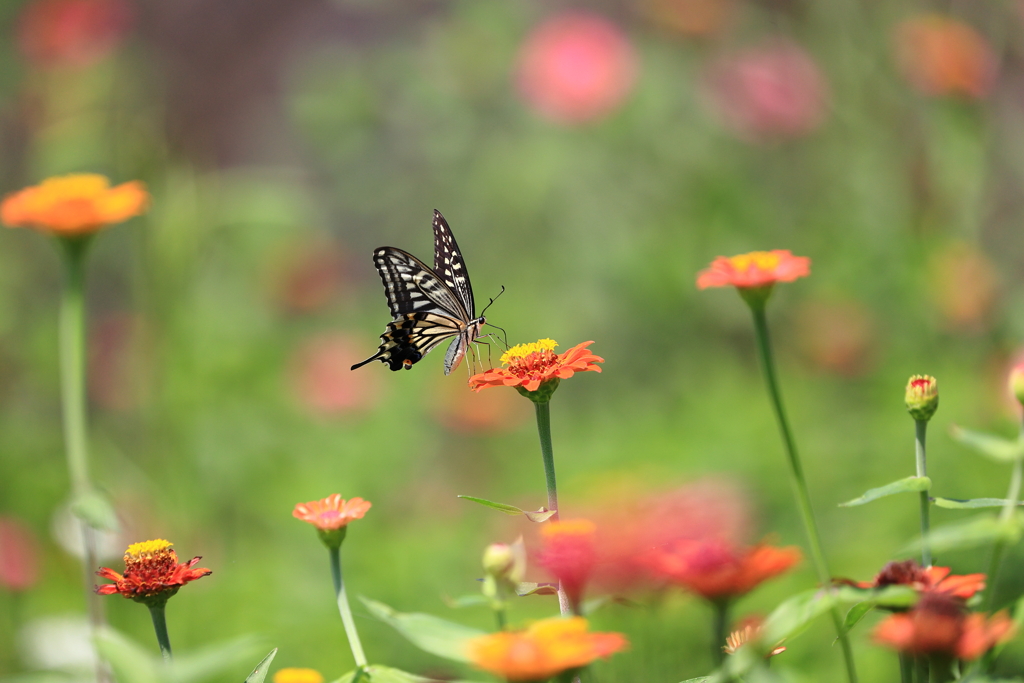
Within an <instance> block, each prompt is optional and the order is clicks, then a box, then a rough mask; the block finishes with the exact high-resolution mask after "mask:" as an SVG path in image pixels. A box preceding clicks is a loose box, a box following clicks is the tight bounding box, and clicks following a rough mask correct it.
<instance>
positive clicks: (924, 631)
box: [875, 593, 1014, 660]
mask: <svg viewBox="0 0 1024 683" xmlns="http://www.w3.org/2000/svg"><path fill="white" fill-rule="evenodd" d="M1013 628H1014V627H1013V622H1012V621H1011V620H1010V618H1009V617H1007V616H1006V614H1005V613H1004V612H1000V613H998V614H996V615H994V616H992V617H991V618H988V619H986V618H985V615H983V614H971V615H968V614H967V612H966V609H965V607H964V604H963V601H961V600H958V599H956V598H954V597H952V596H950V595H945V594H939V593H927V594H925V595H924V597H922V598H921V600H920V601H918V603H917V605H916V606H915V607H914V608H913V609H912V610H910V611H909V612H905V613H903V614H893V615H892V616H890V617H888V618H887V619H885V620H884V621H882V622H881V623H879V624H878V627H877V628H876V629H875V640H876V641H877V642H878V643H880V644H882V645H887V646H889V647H892V648H894V649H896V650H899V651H900V652H905V653H907V654H912V655H939V656H944V657H950V658H952V657H955V658H957V659H964V660H972V659H977V658H978V657H980V656H981V655H983V654H985V653H986V652H987V651H988V650H990V649H991V648H992V647H993V646H994V645H996V644H997V643H1000V642H1002V641H1004V640H1007V639H1008V638H1010V637H1011V636H1012V635H1013Z"/></svg>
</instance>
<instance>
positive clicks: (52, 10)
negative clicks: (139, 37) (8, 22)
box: [18, 0, 134, 67]
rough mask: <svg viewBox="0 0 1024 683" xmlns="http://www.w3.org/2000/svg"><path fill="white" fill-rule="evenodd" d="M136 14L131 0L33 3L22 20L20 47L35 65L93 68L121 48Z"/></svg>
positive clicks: (68, 0) (22, 14) (63, 0)
mask: <svg viewBox="0 0 1024 683" xmlns="http://www.w3.org/2000/svg"><path fill="white" fill-rule="evenodd" d="M133 14H134V12H133V11H132V6H131V4H130V3H129V2H128V1H127V0H33V1H32V2H30V3H28V4H27V5H26V6H25V9H24V11H23V12H22V13H21V16H20V17H19V21H18V47H19V48H21V52H22V54H24V55H25V57H26V58H28V60H29V61H30V62H31V63H32V64H33V65H35V66H40V67H55V66H70V67H85V66H89V65H91V64H93V63H95V62H97V61H99V60H101V59H103V58H104V57H106V56H107V55H109V54H110V53H111V52H112V51H113V50H114V48H116V47H117V45H118V43H119V42H120V41H121V38H122V36H123V35H124V34H125V32H126V31H127V30H128V28H129V27H130V25H131V23H132V18H133V17H132V15H133Z"/></svg>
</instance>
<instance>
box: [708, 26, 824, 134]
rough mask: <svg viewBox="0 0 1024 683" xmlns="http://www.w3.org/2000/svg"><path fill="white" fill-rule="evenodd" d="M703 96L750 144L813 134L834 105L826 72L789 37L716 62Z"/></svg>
mask: <svg viewBox="0 0 1024 683" xmlns="http://www.w3.org/2000/svg"><path fill="white" fill-rule="evenodd" d="M704 94H705V97H706V101H707V103H708V105H709V107H710V109H711V110H712V112H713V113H714V114H715V115H716V116H717V118H718V120H719V121H720V122H721V123H722V125H723V126H725V127H726V128H728V129H729V130H731V131H732V132H733V133H735V134H736V135H737V136H738V137H740V138H742V139H744V140H748V141H751V142H767V141H772V140H777V139H785V138H796V137H800V136H803V135H806V134H808V133H810V132H812V131H814V130H815V129H817V128H818V127H819V126H820V125H821V124H822V122H823V121H824V120H825V115H826V113H827V110H828V101H829V88H828V83H827V82H826V80H825V76H824V74H823V73H822V71H821V69H820V68H818V65H817V64H816V63H815V61H814V59H813V58H812V57H811V56H810V55H809V54H808V53H807V51H806V50H804V49H803V48H802V47H800V46H799V45H797V44H796V43H794V42H792V41H790V40H788V39H785V38H773V39H770V40H768V41H766V42H764V43H761V44H760V45H756V46H753V47H748V48H746V49H743V50H739V51H737V52H733V53H731V54H726V55H723V56H721V57H719V58H718V59H716V60H715V61H713V62H712V63H711V64H710V65H709V66H708V68H707V72H706V74H705V78H704Z"/></svg>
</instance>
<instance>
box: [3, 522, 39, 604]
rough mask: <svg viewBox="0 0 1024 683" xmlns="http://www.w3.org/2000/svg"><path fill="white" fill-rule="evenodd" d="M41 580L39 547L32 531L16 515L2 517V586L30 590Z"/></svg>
mask: <svg viewBox="0 0 1024 683" xmlns="http://www.w3.org/2000/svg"><path fill="white" fill-rule="evenodd" d="M38 580H39V549H38V547H37V544H36V539H35V536H34V535H33V534H32V531H31V530H30V529H29V528H28V527H27V526H25V525H24V524H23V523H22V522H21V521H19V520H17V519H15V518H14V517H6V516H5V517H0V586H2V587H4V588H6V589H7V590H10V591H23V590H28V589H29V588H31V587H32V586H34V585H35V584H36V581H38Z"/></svg>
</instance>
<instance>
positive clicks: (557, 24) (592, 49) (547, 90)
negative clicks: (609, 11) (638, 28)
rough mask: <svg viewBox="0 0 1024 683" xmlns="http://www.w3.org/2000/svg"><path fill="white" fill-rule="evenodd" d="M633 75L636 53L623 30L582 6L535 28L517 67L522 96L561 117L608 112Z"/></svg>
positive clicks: (543, 111)
mask: <svg viewBox="0 0 1024 683" xmlns="http://www.w3.org/2000/svg"><path fill="white" fill-rule="evenodd" d="M635 79H636V57H635V55H634V54H633V49H632V47H630V44H629V42H628V41H627V40H626V38H625V36H624V35H623V34H622V31H621V30H620V29H619V27H618V26H616V25H615V24H613V23H611V22H610V21H608V20H607V19H604V18H602V17H599V16H596V15H593V14H589V13H585V12H569V13H565V14H562V15H559V16H556V17H553V18H551V19H549V20H547V21H546V22H545V23H543V24H541V25H540V26H539V27H537V28H536V29H534V31H533V33H531V34H530V36H529V37H528V38H527V39H526V42H525V43H524V44H523V47H522V49H521V50H520V53H519V60H518V66H517V68H516V84H517V85H518V87H519V92H520V93H521V94H522V96H523V99H525V100H526V101H527V103H529V104H530V105H531V106H532V107H533V108H534V109H536V110H537V111H538V112H539V113H540V114H542V115H543V116H545V117H547V118H549V119H552V120H554V121H558V122H562V123H580V122H584V121H590V120H593V119H597V118H600V117H602V116H604V115H606V114H608V113H610V112H611V111H612V110H614V109H615V108H616V107H617V106H619V105H620V104H621V103H622V101H623V100H624V99H625V98H626V95H627V94H628V93H629V91H630V89H631V88H632V87H633V82H634V80H635Z"/></svg>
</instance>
